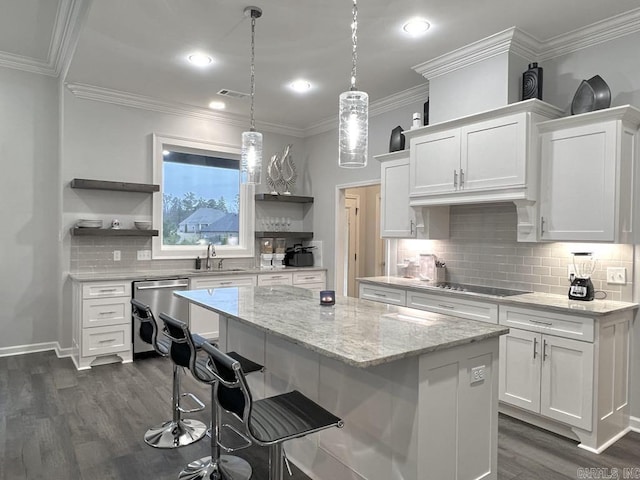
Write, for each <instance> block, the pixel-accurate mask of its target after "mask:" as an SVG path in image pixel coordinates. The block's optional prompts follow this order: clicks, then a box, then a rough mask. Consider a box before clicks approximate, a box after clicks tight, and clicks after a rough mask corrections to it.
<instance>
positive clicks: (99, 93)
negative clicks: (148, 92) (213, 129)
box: [66, 83, 304, 138]
mask: <svg viewBox="0 0 640 480" xmlns="http://www.w3.org/2000/svg"><path fill="white" fill-rule="evenodd" d="M66 87H67V89H68V90H69V91H70V92H71V93H72V94H73V95H74V96H75V97H76V98H80V99H83V100H93V101H96V102H104V103H110V104H113V105H121V106H124V107H131V108H138V109H141V110H149V111H152V112H158V113H167V114H169V115H178V116H182V117H192V118H198V119H203V120H212V121H215V122H217V123H222V124H224V125H229V126H232V127H238V128H245V127H246V126H247V125H248V122H249V120H248V118H245V117H244V116H241V115H234V114H230V113H226V114H220V113H217V112H213V111H211V110H208V109H206V108H200V107H195V106H193V105H186V104H181V103H174V102H165V101H163V100H159V99H157V98H153V97H147V96H144V95H138V94H135V93H128V92H122V91H119V90H111V89H108V88H102V87H96V86H93V85H85V84H81V83H67V84H66ZM256 125H257V127H258V129H259V130H261V131H263V132H271V133H278V134H281V135H289V136H292V137H299V138H301V137H303V136H304V132H303V130H301V129H298V128H293V127H288V126H284V125H277V124H275V123H268V122H256Z"/></svg>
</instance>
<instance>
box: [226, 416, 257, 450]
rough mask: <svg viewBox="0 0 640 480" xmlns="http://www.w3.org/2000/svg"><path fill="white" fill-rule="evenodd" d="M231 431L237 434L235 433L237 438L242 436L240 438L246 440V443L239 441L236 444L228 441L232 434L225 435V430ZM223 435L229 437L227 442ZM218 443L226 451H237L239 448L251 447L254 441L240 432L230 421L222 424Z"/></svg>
mask: <svg viewBox="0 0 640 480" xmlns="http://www.w3.org/2000/svg"><path fill="white" fill-rule="evenodd" d="M229 431H230V432H231V433H233V434H235V435H234V437H235V438H240V439H242V440H244V443H240V442H238V445H235V444H232V443H227V441H228V440H229V437H230V435H225V434H224V433H223V432H229ZM223 436H224V437H227V438H225V443H223V442H222V437H223ZM218 445H219V446H220V448H221V449H222V450H224V451H225V452H236V451H238V450H242V449H244V448H247V447H250V446H251V445H253V442H252V441H251V440H250V439H249V437H247V436H246V435H244V434H243V433H242V432H240V431H239V430H238V429H237V428H235V427H234V426H233V425H229V424H228V423H223V424H222V425H221V426H220V438H218Z"/></svg>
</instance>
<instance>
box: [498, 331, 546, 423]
mask: <svg viewBox="0 0 640 480" xmlns="http://www.w3.org/2000/svg"><path fill="white" fill-rule="evenodd" d="M540 339H541V335H540V334H539V333H533V332H528V331H526V330H518V329H515V328H512V329H511V330H510V331H509V333H508V334H507V335H503V336H502V337H500V374H499V377H500V378H499V389H500V394H499V398H500V401H502V402H506V403H510V404H511V405H515V406H516V407H520V408H523V409H525V410H529V411H531V412H535V413H539V411H540V355H541V349H542V345H541V344H540V342H541V340H540Z"/></svg>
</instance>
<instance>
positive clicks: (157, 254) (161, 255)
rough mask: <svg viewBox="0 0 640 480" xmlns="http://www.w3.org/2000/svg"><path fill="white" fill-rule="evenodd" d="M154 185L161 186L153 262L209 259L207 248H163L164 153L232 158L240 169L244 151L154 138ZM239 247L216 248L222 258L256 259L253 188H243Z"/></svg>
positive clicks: (157, 195) (155, 203)
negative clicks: (198, 258)
mask: <svg viewBox="0 0 640 480" xmlns="http://www.w3.org/2000/svg"><path fill="white" fill-rule="evenodd" d="M152 138H153V148H152V165H153V183H155V184H157V185H160V191H159V192H156V193H154V194H153V205H152V218H153V225H154V228H155V229H157V230H158V236H157V237H152V242H151V252H152V258H153V259H188V258H195V257H197V256H200V257H206V255H207V246H206V245H204V246H202V245H163V243H162V238H163V231H162V230H163V222H162V211H163V205H162V203H163V198H164V182H163V162H164V156H163V154H162V152H163V151H164V150H178V151H181V152H184V153H194V154H198V155H206V156H213V157H222V158H229V159H232V160H237V161H238V168H239V167H240V156H241V147H240V146H239V145H231V144H225V143H221V142H209V141H206V140H197V139H191V138H184V137H177V136H171V135H161V134H156V133H154V134H152ZM238 226H239V230H240V232H239V238H238V245H216V256H217V257H222V258H246V257H253V256H254V252H255V239H254V235H255V195H254V185H247V184H240V209H239V212H238Z"/></svg>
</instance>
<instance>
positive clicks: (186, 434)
mask: <svg viewBox="0 0 640 480" xmlns="http://www.w3.org/2000/svg"><path fill="white" fill-rule="evenodd" d="M206 432H207V426H206V425H205V424H204V423H202V422H200V421H199V420H191V419H181V420H178V421H177V422H175V421H173V420H172V421H169V422H164V423H162V424H160V425H156V426H155V427H151V428H150V429H149V430H147V432H146V433H145V434H144V441H145V442H146V444H147V445H151V446H152V447H155V448H178V447H183V446H185V445H191V444H192V443H194V442H197V441H198V440H200V439H201V438H202V437H204V434H205V433H206Z"/></svg>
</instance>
